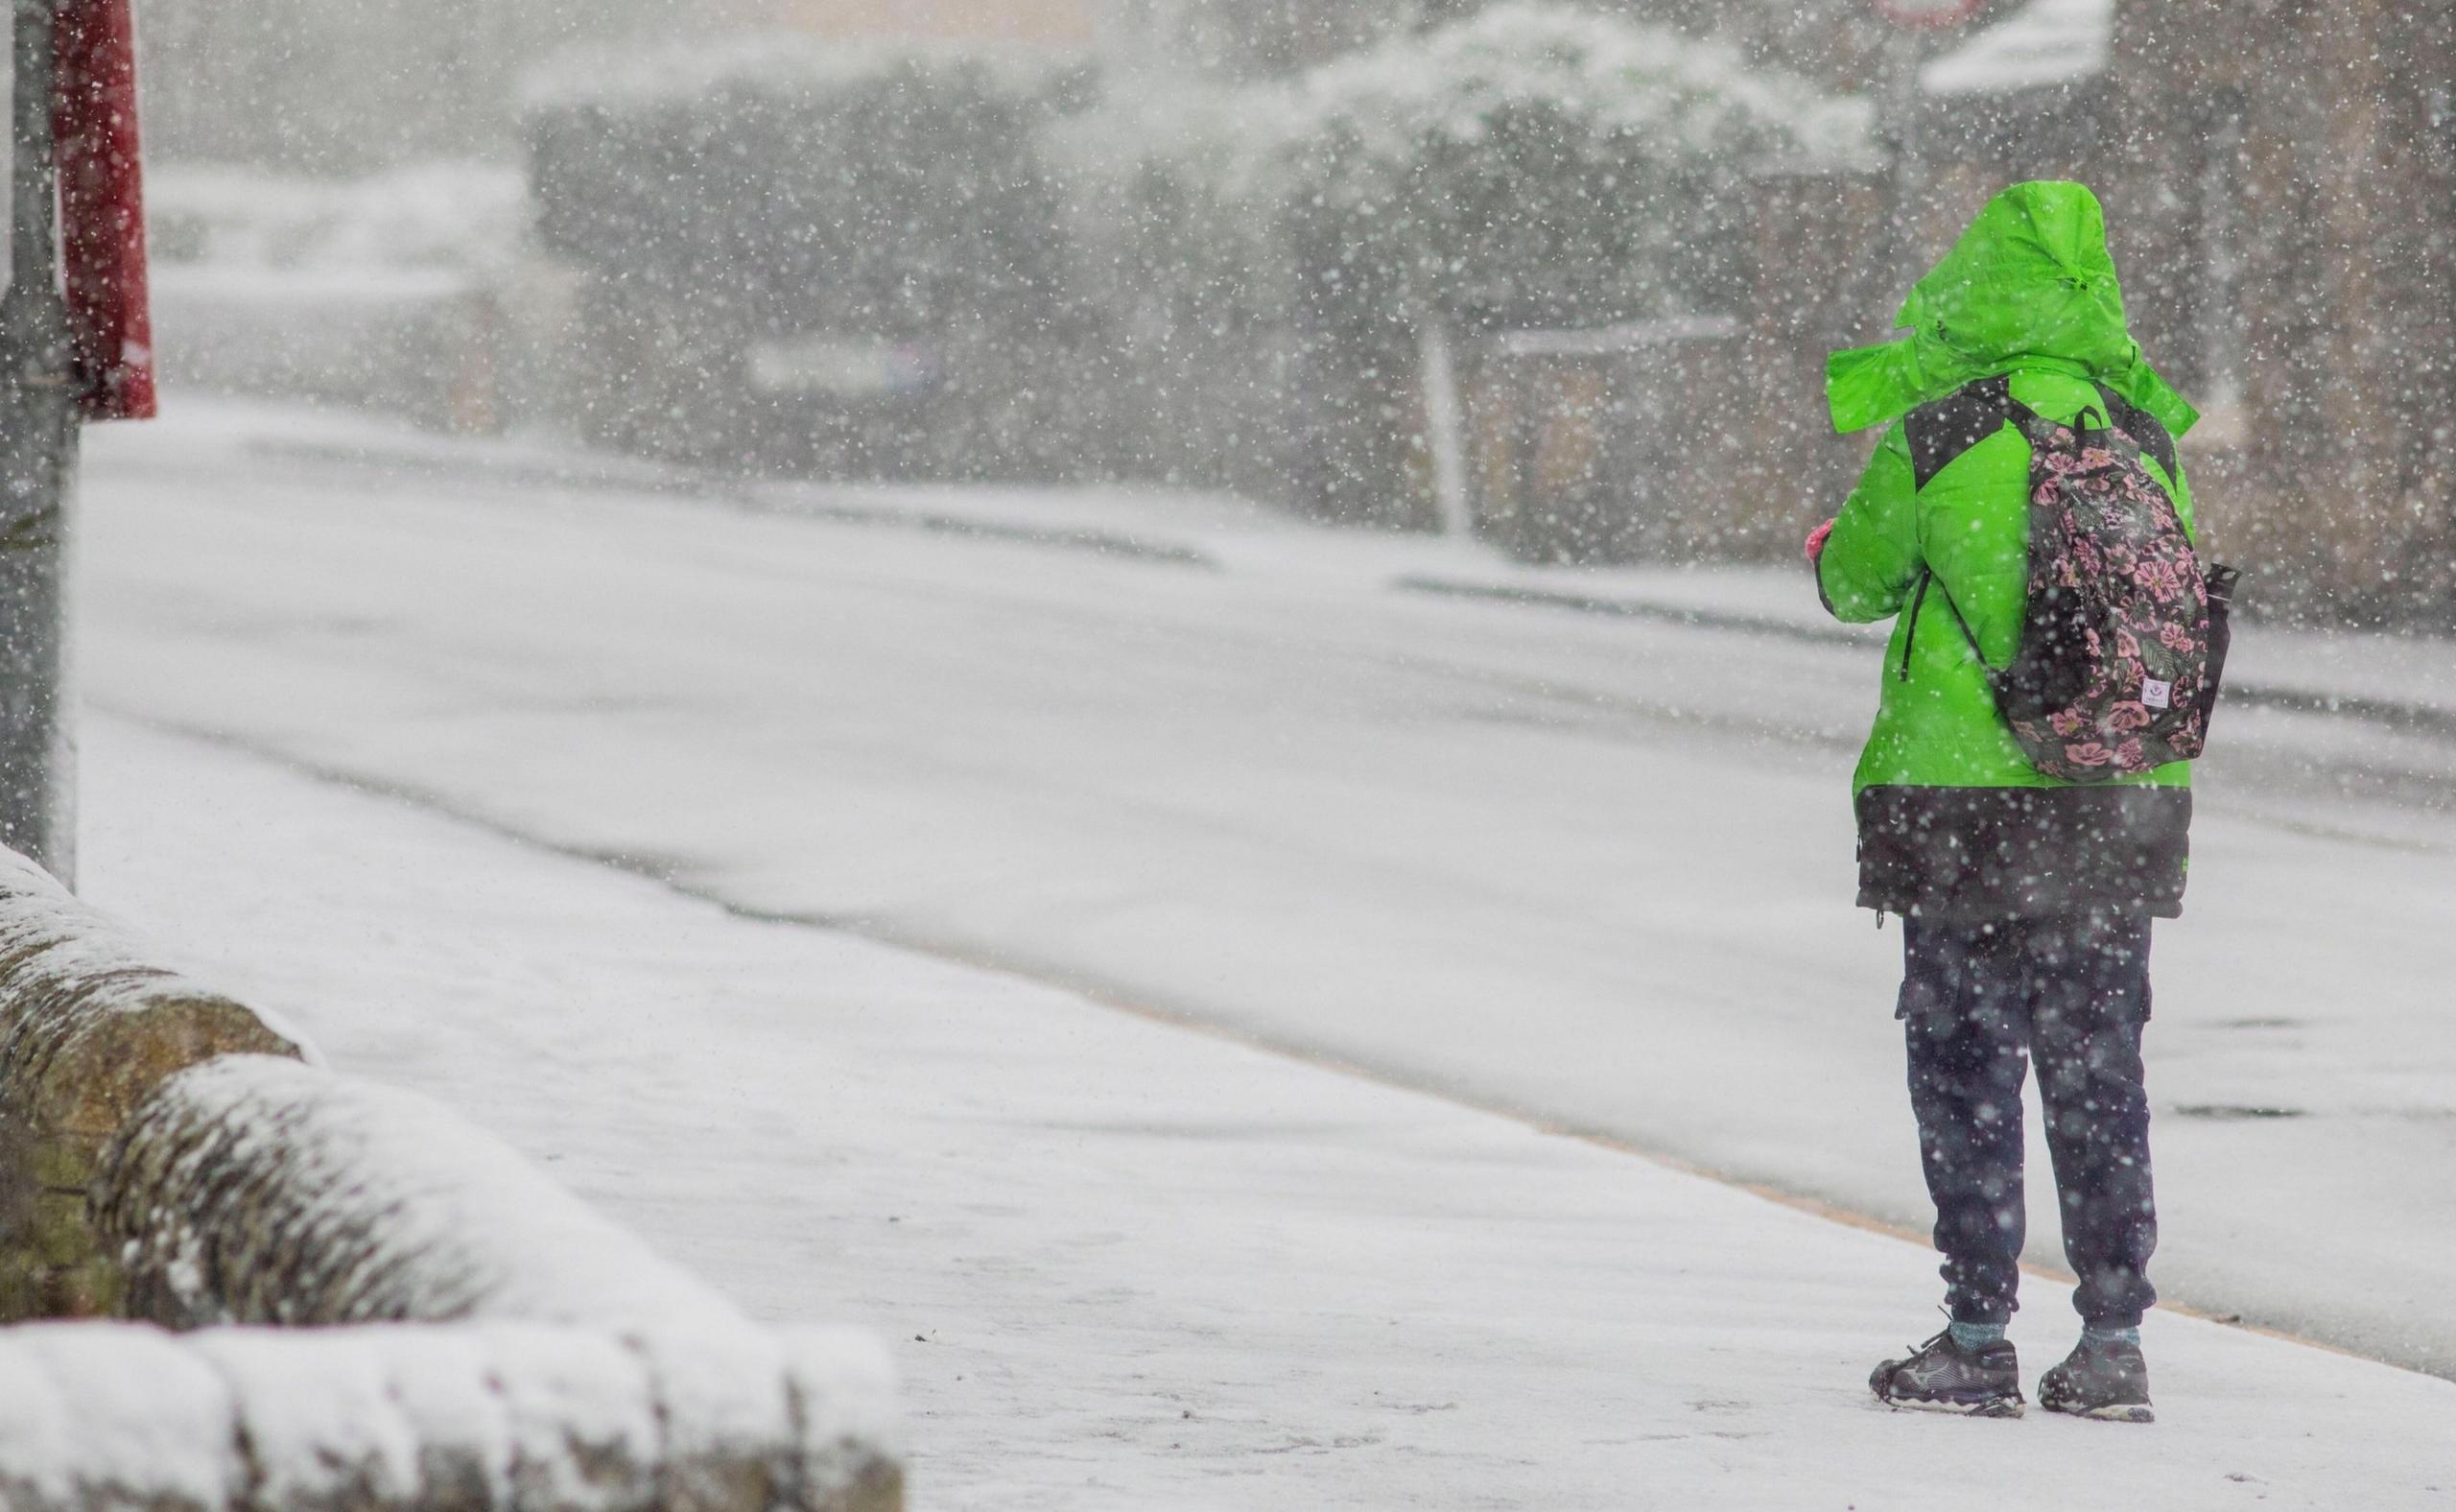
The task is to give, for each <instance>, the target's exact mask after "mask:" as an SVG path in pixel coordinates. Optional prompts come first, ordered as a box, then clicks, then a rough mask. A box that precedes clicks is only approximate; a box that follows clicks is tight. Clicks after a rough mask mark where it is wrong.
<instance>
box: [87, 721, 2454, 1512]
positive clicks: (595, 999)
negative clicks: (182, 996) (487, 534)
mask: <svg viewBox="0 0 2456 1512" xmlns="http://www.w3.org/2000/svg"><path fill="white" fill-rule="evenodd" d="M86 774H87V784H88V786H87V805H86V815H87V817H86V823H85V826H84V840H85V846H86V871H87V888H86V890H87V892H88V894H89V895H90V896H91V897H92V898H93V899H94V900H95V901H97V902H98V903H100V904H101V905H102V906H104V907H106V908H108V909H111V910H116V911H117V912H119V913H120V914H121V915H122V916H124V917H125V918H127V919H128V920H129V921H130V922H131V923H133V924H134V925H136V926H137V927H138V928H140V929H142V930H144V931H146V932H147V933H149V934H150V935H151V936H152V937H153V939H154V940H155V941H157V942H159V943H160V944H161V945H162V946H163V947H164V948H165V949H166V950H167V951H168V952H169V953H170V954H171V955H172V956H173V957H175V958H176V959H178V960H179V961H180V962H181V963H182V964H186V965H189V966H191V967H192V968H193V969H195V970H197V971H199V972H201V973H202V974H204V975H206V976H207V977H208V978H209V979H210V980H217V981H220V982H223V983H226V984H228V985H229V986H231V987H233V988H235V989H236V990H238V991H240V992H242V993H245V994H247V995H248V996H250V997H252V998H254V999H256V1000H258V1001H260V1002H263V1003H265V1004H268V1005H270V1006H272V1007H275V1008H278V1009H280V1010H282V1011H284V1012H286V1013H288V1014H290V1015H291V1016H292V1017H294V1018H295V1020H296V1021H297V1022H298V1023H299V1024H301V1025H302V1026H303V1027H304V1028H306V1029H307V1031H308V1032H309V1033H310V1034H312V1035H313V1036H314V1037H315V1038H316V1039H317V1040H318V1041H319V1044H320V1045H321V1046H322V1048H323V1049H324V1050H325V1051H326V1052H327V1053H328V1054H329V1055H330V1056H331V1057H332V1058H333V1060H334V1061H335V1062H336V1063H337V1064H339V1065H341V1066H342V1067H343V1068H345V1069H349V1070H354V1071H359V1072H364V1073H367V1074H370V1075H378V1076H382V1077H385V1078H387V1079H390V1080H393V1081H397V1082H401V1083H406V1084H409V1085H413V1086H417V1087H419V1088H422V1089H423V1090H425V1091H427V1092H430V1093H432V1094H434V1095H436V1096H438V1097H440V1098H443V1099H446V1100H448V1101H450V1102H453V1103H455V1104H457V1105H459V1106H460V1107H461V1108H462V1109H463V1110H465V1111H466V1112H468V1113H469V1114H470V1115H472V1116H473V1117H474V1118H476V1119H477V1120H479V1121H480V1122H484V1123H485V1124H487V1125H489V1126H491V1127H492V1128H494V1129H495V1130H496V1131H498V1132H500V1133H502V1134H503V1135H505V1136H506V1137H507V1138H508V1139H510V1140H511V1141H512V1142H514V1143H515V1144H516V1145H518V1146H522V1147H523V1148H524V1149H526V1150H528V1151H529V1152H530V1153H531V1154H532V1155H534V1156H536V1157H538V1158H540V1159H542V1160H544V1161H547V1162H549V1163H550V1169H554V1170H555V1171H557V1172H558V1173H559V1174H560V1175H561V1176H562V1177H563V1178H564V1179H565V1180H567V1181H569V1182H570V1183H571V1184H572V1185H574V1186H575V1187H576V1188H578V1189H579V1191H580V1192H581V1193H584V1194H585V1195H587V1196H588V1197H590V1198H591V1199H593V1200H594V1201H596V1202H598V1203H600V1204H602V1206H603V1207H604V1208H605V1209H606V1210H608V1211H609V1212H611V1213H612V1214H613V1215H614V1216H615V1217H618V1218H619V1219H621V1220H623V1221H625V1222H626V1223H629V1224H631V1225H633V1226H635V1227H636V1228H638V1229H639V1230H640V1231H642V1232H643V1233H644V1234H646V1235H647V1236H648V1237H649V1239H650V1240H652V1241H653V1242H654V1243H655V1244H657V1245H658V1246H659V1247H660V1248H662V1249H664V1250H665V1251H666V1252H667V1253H669V1254H671V1255H673V1257H675V1258H677V1259H680V1260H682V1261H684V1262H685V1263H687V1264H692V1265H694V1266H696V1267H697V1268H699V1269H700V1270H701V1271H702V1272H703V1273H704V1274H706V1275H707V1276H708V1277H709V1278H710V1279H712V1280H713V1281H715V1282H716V1283H717V1284H718V1285H719V1286H720V1287H722V1288H726V1289H729V1290H731V1291H732V1292H733V1293H735V1294H736V1295H737V1296H738V1297H739V1298H740V1299H741V1300H742V1301H743V1302H744V1304H745V1305H747V1306H748V1307H750V1308H751V1309H752V1310H753V1311H756V1312H758V1313H760V1314H762V1315H765V1316H767V1317H771V1318H780V1319H782V1318H791V1319H813V1320H815V1319H827V1320H851V1321H857V1322H861V1323H864V1324H866V1325H868V1326H870V1327H872V1328H874V1329H876V1330H877V1331H879V1332H880V1333H881V1334H882V1335H885V1336H886V1337H888V1338H889V1339H891V1340H893V1341H895V1348H896V1350H897V1353H898V1356H899V1358H900V1363H901V1366H902V1369H903V1371H904V1372H905V1374H906V1391H907V1396H908V1400H909V1405H910V1408H911V1412H912V1416H913V1425H912V1435H911V1436H912V1439H913V1471H914V1480H913V1487H914V1504H915V1505H916V1506H917V1507H923V1508H956V1507H982V1508H991V1507H995V1508H1001V1509H1020V1508H1044V1507H1046V1508H1066V1509H1070V1512H1090V1509H1105V1508H1117V1509H1129V1508H1130V1509H1136V1512H1143V1509H1150V1508H1169V1509H1180V1508H1204V1507H1219V1508H1261V1507H1273V1508H1278V1507H1319V1508H1334V1507H1358V1508H1390V1507H1438V1508H1471V1507H1511V1508H1517V1507H1543V1508H1549V1509H1577V1508H1593V1509H1597V1512H1607V1509H1608V1512H1630V1509H1650V1508H1665V1509H1680V1512H1688V1509H1694V1508H1709V1507H1711V1508H1733V1509H1740V1508H1745V1509H1749V1512H1773V1509H1785V1508H1830V1509H1836V1512H1838V1509H1842V1508H1846V1507H1859V1508H1867V1509H1878V1508H1895V1507H1901V1508H1916V1507H1931V1506H1936V1505H1939V1504H1943V1503H1945V1502H1946V1501H1947V1500H1948V1499H1949V1500H1952V1501H1955V1502H1958V1501H1961V1500H1973V1499H1975V1500H1982V1501H1983V1502H1984V1503H1985V1504H1987V1505H1990V1506H1999V1507H2006V1508H2032V1507H2035V1508H2072V1507H2104V1506H2127V1507H2155V1508H2159V1509H2161V1512H2192V1509H2200V1508H2211V1509H2219V1508H2236V1507H2249V1506H2254V1505H2257V1506H2264V1507H2277V1508H2291V1507H2310V1508H2330V1509H2334V1508H2344V1507H2363V1508H2377V1509H2397V1508H2407V1507H2434V1506H2444V1505H2446V1504H2447V1502H2448V1501H2449V1500H2451V1498H2456V1438H2451V1437H2450V1435H2448V1434H2447V1433H2446V1431H2445V1425H2446V1423H2447V1421H2448V1419H2449V1417H2450V1414H2451V1413H2456V1385H2450V1384H2448V1383H2447V1382H2441V1381H2438V1380H2434V1379H2431V1378H2428V1377H2425V1376H2421V1375H2414V1374H2408V1373H2405V1372H2402V1371H2397V1370H2393V1369H2390V1368H2388V1367H2386V1366H2382V1365H2377V1364H2372V1363H2369V1362H2365V1361H2361V1360H2356V1359H2351V1358H2345V1357H2342V1356H2338V1355H2333V1354H2329V1353H2326V1352H2324V1351H2320V1350H2316V1349H2312V1348H2308V1347H2305V1346H2302V1345H2296V1344H2291V1343H2286V1342H2281V1341H2279V1340H2275V1339H2271V1338H2266V1337H2262V1336H2259V1335H2254V1334H2250V1333H2246V1332H2243V1331H2240V1330H2233V1329H2227V1328H2222V1327H2219V1326H2217V1325H2214V1324H2208V1323H2203V1322H2197V1321H2194V1320H2191V1319H2187V1318H2178V1317H2174V1316H2171V1315H2168V1314H2163V1313H2161V1314H2157V1315H2155V1316H2153V1318H2152V1319H2151V1322H2150V1325H2149V1331H2148V1337H2149V1345H2150V1349H2151V1351H2152V1358H2153V1362H2154V1363H2153V1368H2154V1370H2155V1371H2156V1372H2157V1376H2156V1380H2157V1385H2158V1397H2159V1402H2160V1406H2161V1413H2162V1421H2161V1424H2160V1425H2159V1426H2158V1427H2156V1428H2152V1429H2136V1428H2131V1427H2117V1426H2113V1425H2101V1424H2082V1423H2075V1422H2071V1421H2069V1420H2064V1419H2057V1418H2051V1417H2047V1416H2045V1415H2043V1414H2033V1415H2032V1416H2031V1417H2030V1418H2028V1419H2026V1420H2023V1421H2021V1422H2016V1423H2002V1422H1987V1423H1981V1422H1964V1421H1955V1420H1948V1419H1940V1418H1934V1417H1928V1416H1924V1415H1918V1414H1907V1413H1890V1412H1887V1411H1884V1410H1883V1409H1881V1408H1879V1407H1877V1406H1875V1404H1874V1403H1872V1402H1870V1401H1868V1400H1866V1399H1865V1397H1864V1395H1863V1390H1862V1388H1861V1387H1860V1385H1859V1383H1858V1382H1859V1380H1860V1378H1861V1377H1862V1376H1863V1375H1864V1374H1865V1371H1866V1368H1867V1365H1868V1363H1869V1361H1870V1359H1871V1358H1872V1355H1873V1353H1874V1352H1877V1351H1880V1350H1883V1349H1885V1348H1887V1347H1888V1346H1893V1345H1898V1344H1899V1343H1901V1342H1902V1341H1903V1340H1904V1339H1905V1338H1906V1337H1907V1336H1908V1335H1913V1334H1917V1333H1920V1332H1923V1331H1924V1329H1925V1323H1924V1322H1923V1316H1922V1313H1921V1311H1920V1305H1921V1303H1922V1301H1924V1299H1925V1296H1926V1294H1927V1292H1928V1290H1929V1283H1930V1278H1929V1268H1930V1264H1931V1260H1930V1257H1929V1256H1927V1255H1926V1254H1925V1253H1924V1252H1923V1251H1922V1250H1921V1249H1920V1248H1918V1247H1916V1246H1914V1245H1911V1244H1908V1243H1904V1242H1901V1241H1900V1240H1893V1239H1889V1238H1885V1237H1882V1236H1879V1235H1875V1234H1871V1233H1867V1232H1863V1231H1861V1230H1858V1229H1854V1228H1850V1227H1845V1226H1842V1225H1840V1224H1836V1223H1832V1222H1829V1221H1826V1220H1824V1219H1820V1218H1816V1217H1808V1216H1807V1215H1804V1214H1802V1213H1799V1212H1795V1211H1792V1210H1790V1209H1787V1208H1784V1207H1781V1206H1777V1205H1775V1204H1773V1203H1770V1202H1767V1201H1765V1200H1763V1199H1760V1198H1758V1197H1754V1196H1751V1195H1748V1194H1746V1193H1739V1192H1736V1191H1734V1190H1732V1189H1730V1188H1728V1187H1724V1186H1720V1185H1716V1184H1714V1183H1712V1182H1709V1181H1706V1180H1703V1179H1701V1178H1698V1177H1695V1176H1691V1175H1686V1174H1682V1173H1679V1172H1677V1171H1674V1170H1672V1169H1667V1168H1665V1167H1663V1166H1660V1165H1656V1164H1654V1163H1652V1162H1649V1161H1646V1160H1643V1159H1640V1158H1636V1157H1633V1156H1630V1155H1627V1154H1623V1153H1618V1152H1615V1151H1612V1150H1608V1149H1605V1148H1602V1147H1598V1146H1595V1145H1593V1144H1590V1143H1587V1142H1585V1141H1582V1140H1579V1139H1576V1138H1572V1137H1566V1136H1562V1135H1559V1134H1551V1133H1545V1132H1541V1131H1539V1130H1537V1129H1535V1128H1533V1127H1530V1126H1529V1125H1527V1124H1526V1123H1524V1122H1519V1121H1513V1120H1510V1119H1505V1118H1502V1117H1499V1116H1495V1115H1492V1114H1488V1113H1482V1112H1477V1111H1474V1110H1470V1109H1466V1108H1462V1107H1459V1106H1456V1105H1454V1104H1452V1103H1450V1102H1446V1101H1443V1100H1441V1099H1434V1098H1430V1097H1427V1096H1424V1095H1421V1094H1417V1093H1412V1092H1406V1091H1401V1090H1395V1089H1392V1088H1390V1087H1387V1086H1384V1085H1380V1084H1377V1083H1375V1082H1373V1081H1370V1080H1367V1079H1364V1078H1361V1077H1358V1076H1356V1075H1346V1074H1342V1073H1339V1072H1336V1071H1333V1070H1328V1069H1325V1068H1322V1067H1319V1066H1315V1065H1309V1064H1304V1063H1302V1062H1299V1061H1297V1060H1293V1059H1290V1058H1287V1057H1285V1056H1282V1055H1278V1054H1274V1053H1270V1052H1266V1051H1260V1050H1256V1049H1253V1048H1250V1047H1247V1046H1244V1045H1240V1044H1236V1043H1232V1042H1229V1041H1226V1040H1222V1039H1220V1038H1217V1037H1216V1036H1211V1035H1205V1034H1201V1033H1198V1032H1194V1031H1191V1030H1188V1029H1186V1028H1179V1027H1175V1026H1170V1025H1166V1024H1161V1023H1156V1022H1153V1021H1151V1020H1149V1019H1147V1018H1145V1017H1142V1016H1139V1015H1135V1014H1131V1013H1127V1012H1122V1011H1119V1010H1117V1009H1115V1008H1112V1007H1107V1006H1102V1005H1098V1004H1092V1003H1089V1002H1086V1001H1084V1000H1082V999H1081V998H1078V997H1076V996H1074V995H1072V994H1069V993H1065V992H1062V991H1057V990H1053V989H1051V988H1048V987H1043V986H1038V985H1034V984H1031V983H1027V982H1024V981H1020V980H1015V979H1013V978H1011V977H1007V976H1004V975H1000V974H996V973H991V972H984V971H980V970H976V969H972V968H967V967H963V966H959V965H954V964H950V963H947V962H944V961H941V960H937V959H933V958H930V957H924V956H920V955H916V954H913V953H909V952H906V951H903V950H899V949H895V948H892V947H888V946H883V945H880V944H877V943H874V942H871V941H866V940H863V939H861V938H858V937H856V936H853V935H849V934H846V933H842V932H838V931H834V930H829V929H826V928H823V927H814V926H809V925H796V924H791V923H782V922H774V921H761V920H754V919H746V918H744V917H741V916H739V915H738V914H735V913H730V912H728V911H727V910H724V909H722V908H720V907H718V906H716V905H713V904H710V903H707V902H703V901H698V900H695V899H691V898H687V897H684V896H681V895H679V894H677V893H676V892H674V891H673V889H671V888H669V887H666V886H660V885H658V884H656V883H653V882H650V881H647V880H644V879H641V878H638V877H634V876H629V875H626V874H624V873H622V872H620V871H618V870H615V869H612V868H609V867H606V866H603V865H599V864H593V863H590V862H583V861H579V860H575V859H571V858H568V857H563V856H557V855H553V854H549V853H547V852H545V851H542V850H539V849H537V848H535V847H533V846H529V845H524V844H520V843H516V842H514V841H512V840H509V839H505V838H502V837H500V836H498V835H495V834H491V833H487V832H485V831H483V830H481V829H479V828H478V827H476V826H473V825H470V824H466V823H460V822H454V821H451V820H448V819H444V818H441V817H438V816H437V815H433V814H432V813H425V812H420V811H419V810H418V809H416V808H415V807H413V805H411V804H409V803H407V802H404V801H401V800H398V799H394V798H389V797H382V796H375V795H369V794H366V793H363V792H358V791H349V790H346V789H344V788H342V787H339V786H335V785H333V784H329V783H324V782H319V781H314V780H309V779H306V778H303V777H301V776H299V775H298V774H297V773H296V772H295V771H294V770H291V769H288V768H284V767H281V766H277V765H275V764H273V763H271V762H268V761H265V760H261V759H256V758H252V757H249V756H247V755H244V754H241V753H237V752H234V751H231V750H229V749H227V748H224V747H219V746H211V745H206V744H200V743H198V742H195V741H191V740H186V739H180V738H176V737H171V736H166V735H163V734H160V733H156V732H153V731H149V730H145V729H141V728H138V727H135V726H132V725H130V724H128V723H126V722H124V721H117V720H110V719H104V720H98V721H94V722H92V723H91V724H89V726H88V729H87V739H86ZM2069 1332H2070V1318H2069V1315H2068V1313H2065V1312H2064V1311H2063V1310H2062V1309H2061V1308H2060V1306H2042V1307H2038V1308H2035V1309H2033V1310H2032V1311H2029V1312H2027V1313H2025V1314H2023V1316H2022V1317H2021V1318H2020V1319H2019V1323H2018V1326H2017V1328H2016V1331H2015V1336H2016V1338H2017V1339H2018V1340H2019V1343H2020V1344H2021V1346H2022V1348H2023V1350H2024V1355H2025V1361H2026V1366H2027V1369H2028V1371H2029V1372H2030V1373H2031V1374H2032V1375H2035V1373H2036V1372H2037V1371H2038V1370H2039V1369H2041V1368H2043V1366H2044V1365H2045V1364H2047V1363H2049V1362H2051V1360H2052V1358H2054V1356H2055V1355H2056V1353H2057V1352H2059V1351H2060V1349H2061V1348H2062V1347H2063V1346H2064V1345H2065V1344H2066V1342H2067V1335H2068V1334H2069Z"/></svg>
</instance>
